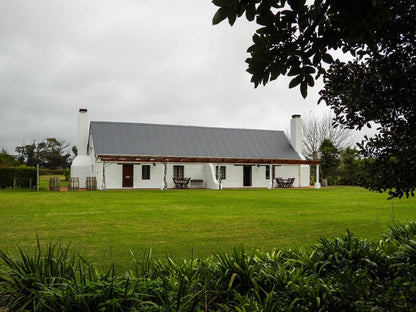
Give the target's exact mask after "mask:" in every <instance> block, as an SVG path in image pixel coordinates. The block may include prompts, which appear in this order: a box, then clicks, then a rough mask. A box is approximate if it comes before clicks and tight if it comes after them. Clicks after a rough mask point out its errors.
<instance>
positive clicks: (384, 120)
mask: <svg viewBox="0 0 416 312" xmlns="http://www.w3.org/2000/svg"><path fill="white" fill-rule="evenodd" d="M213 3H214V4H215V5H216V6H218V7H219V9H218V11H217V13H216V14H215V16H214V19H213V23H214V24H217V23H220V22H221V21H223V20H225V19H228V21H229V23H230V24H231V25H233V23H234V22H235V21H236V18H237V17H241V16H242V15H243V14H244V13H245V15H246V17H247V19H248V20H249V21H253V20H255V22H256V23H257V24H258V25H259V28H258V29H257V30H256V33H255V34H254V35H253V45H252V46H251V47H249V48H248V52H249V53H250V57H249V58H247V60H246V62H247V64H248V69H247V71H248V72H249V73H250V74H251V81H252V82H253V83H254V85H255V87H257V86H258V85H260V84H266V83H268V82H269V81H272V80H275V79H277V78H278V77H279V76H281V75H287V76H290V77H293V78H292V80H291V81H290V83H289V88H293V87H299V88H300V92H301V94H302V96H303V97H306V96H307V90H308V87H312V86H313V85H314V82H315V80H316V79H318V78H319V77H323V80H324V87H323V89H322V90H321V91H320V96H321V98H320V100H319V101H324V102H325V103H326V105H328V106H329V107H331V108H332V109H333V111H334V113H335V115H336V117H335V123H336V124H337V125H341V126H342V127H346V128H349V129H362V128H364V127H371V125H376V127H377V129H378V133H379V134H378V135H376V136H374V137H373V138H366V139H365V140H364V141H363V142H362V144H361V145H360V149H361V152H362V154H363V155H364V157H365V158H367V159H371V161H369V162H367V163H366V171H367V172H368V179H366V180H363V182H365V186H366V187H367V188H369V189H370V190H375V191H380V192H383V191H386V190H388V191H389V193H390V195H391V197H399V198H400V197H402V196H404V195H405V196H407V197H408V196H410V195H411V196H414V190H415V188H416V104H415V98H416V44H415V42H416V2H415V1H414V0H384V1H383V0H351V1H337V0H315V1H292V0H290V1H287V0H229V1H224V0H213ZM340 50H342V51H343V52H344V53H346V54H348V55H349V56H350V59H351V61H349V62H344V61H342V60H340V59H336V58H334V56H336V54H335V53H333V51H340ZM331 53H332V54H333V55H332V56H331Z"/></svg>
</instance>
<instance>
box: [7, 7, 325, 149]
mask: <svg viewBox="0 0 416 312" xmlns="http://www.w3.org/2000/svg"><path fill="white" fill-rule="evenodd" d="M215 11H216V8H215V6H214V5H213V4H211V2H210V1H208V0H207V1H192V0H181V1H143V0H142V1H133V0H131V1H129V0H122V1H111V0H101V1H92V0H90V1H81V0H78V1H63V0H57V1H55V0H53V1H52V0H51V1H46V0H38V1H23V0H13V1H7V0H3V1H1V0H0V42H1V45H0V105H1V114H0V148H2V147H5V148H7V149H8V150H9V152H13V151H14V147H15V146H17V145H20V144H23V143H26V144H27V143H30V142H31V141H32V140H34V139H43V138H46V137H57V138H62V139H65V140H66V141H69V142H71V143H72V144H76V122H77V112H78V109H79V108H88V110H89V117H90V119H92V120H112V121H135V122H150V123H168V124H186V125H206V126H221V127H245V128H263V129H264V128H266V129H282V130H286V129H287V128H288V126H289V119H290V115H292V114H295V113H300V114H309V112H312V111H323V110H326V108H325V107H324V106H322V105H321V106H317V105H316V102H317V98H318V96H317V91H318V88H319V87H318V88H315V90H313V91H312V92H311V94H310V96H309V97H308V98H307V100H303V98H302V97H301V96H300V93H299V91H298V90H297V89H295V90H289V89H288V79H286V78H283V79H279V80H278V81H277V82H272V83H269V84H268V85H267V86H266V87H259V88H257V89H254V87H253V85H252V84H251V83H250V75H249V74H248V73H246V72H245V69H246V65H245V63H244V60H245V59H246V58H247V56H248V54H247V53H246V50H247V48H248V47H249V45H250V44H251V36H252V34H253V31H254V30H255V28H256V25H254V24H250V23H247V22H245V21H244V20H238V21H237V23H236V25H235V26H233V27H230V26H229V25H228V24H227V23H222V24H220V25H217V26H212V25H211V19H212V16H213V15H214V13H215Z"/></svg>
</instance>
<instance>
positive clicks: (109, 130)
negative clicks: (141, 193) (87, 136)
mask: <svg viewBox="0 0 416 312" xmlns="http://www.w3.org/2000/svg"><path fill="white" fill-rule="evenodd" d="M90 127H91V132H92V136H93V143H94V148H95V153H96V155H118V156H119V155H123V156H170V157H175V156H176V157H210V158H245V159H248V158H253V159H301V158H300V157H299V155H298V154H297V153H296V151H295V150H294V149H293V147H292V145H291V144H290V142H289V140H288V138H287V137H286V135H285V133H284V132H283V131H275V130H253V129H231V128H213V127H198V126H175V125H159V124H143V123H122V122H101V121H93V122H91V124H90Z"/></svg>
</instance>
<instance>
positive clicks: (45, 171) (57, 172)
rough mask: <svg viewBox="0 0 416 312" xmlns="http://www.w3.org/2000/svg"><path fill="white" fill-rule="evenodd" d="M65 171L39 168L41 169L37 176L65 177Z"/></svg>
mask: <svg viewBox="0 0 416 312" xmlns="http://www.w3.org/2000/svg"><path fill="white" fill-rule="evenodd" d="M67 170H68V169H48V168H41V169H39V174H40V175H65V171H67ZM68 171H69V170H68Z"/></svg>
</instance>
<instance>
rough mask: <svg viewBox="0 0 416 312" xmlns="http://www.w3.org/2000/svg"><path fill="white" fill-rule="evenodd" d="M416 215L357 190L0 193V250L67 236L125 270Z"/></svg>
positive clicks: (90, 255) (303, 241)
mask: <svg viewBox="0 0 416 312" xmlns="http://www.w3.org/2000/svg"><path fill="white" fill-rule="evenodd" d="M411 219H416V199H414V198H411V199H401V200H398V199H395V200H389V201H388V200H387V195H386V194H377V193H372V192H368V191H367V190H365V189H361V188H353V187H339V188H326V189H320V190H315V189H277V190H272V191H271V190H266V189H245V190H223V191H217V190H169V191H165V192H162V191H156V190H155V191H149V190H135V191H107V192H100V191H96V192H86V191H80V192H48V191H41V192H38V193H36V192H33V191H30V190H0V229H1V233H2V235H1V236H0V249H3V250H4V249H8V250H9V251H14V250H16V249H15V247H16V246H19V247H22V248H24V249H26V250H30V249H32V248H34V246H35V244H36V235H38V236H39V239H40V241H41V243H42V244H47V243H48V242H49V241H51V240H60V241H62V242H64V243H69V242H71V245H72V246H73V249H74V250H75V251H76V252H78V253H79V254H81V255H82V256H84V257H86V258H87V259H88V260H90V261H92V262H93V263H95V264H98V265H100V264H103V265H108V264H110V263H111V262H113V261H114V262H115V264H116V266H117V267H119V268H126V267H128V266H129V265H130V263H131V261H132V256H131V254H130V250H131V251H132V252H133V253H134V254H135V255H136V257H137V258H141V257H142V256H143V254H144V253H145V252H146V251H147V250H148V249H149V248H151V249H152V252H153V257H156V258H157V257H163V256H164V255H166V254H167V255H172V256H173V257H174V258H190V257H191V256H192V255H193V256H194V257H202V258H205V257H207V256H209V255H210V254H211V253H212V252H214V251H230V250H231V249H232V248H233V247H234V246H236V245H240V244H242V245H244V246H245V247H248V248H249V247H258V248H261V249H264V250H271V249H273V248H275V247H277V248H284V249H287V248H291V247H296V248H297V247H299V248H306V247H308V246H310V245H311V244H314V243H315V242H317V241H318V240H319V238H320V237H334V236H336V235H339V234H341V233H345V231H346V229H347V228H349V229H350V230H351V231H352V232H354V233H356V234H357V235H359V236H361V237H366V238H369V239H379V237H380V233H383V232H385V230H386V229H387V227H388V225H389V224H392V223H393V222H405V221H407V220H411Z"/></svg>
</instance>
